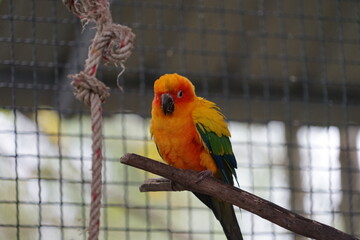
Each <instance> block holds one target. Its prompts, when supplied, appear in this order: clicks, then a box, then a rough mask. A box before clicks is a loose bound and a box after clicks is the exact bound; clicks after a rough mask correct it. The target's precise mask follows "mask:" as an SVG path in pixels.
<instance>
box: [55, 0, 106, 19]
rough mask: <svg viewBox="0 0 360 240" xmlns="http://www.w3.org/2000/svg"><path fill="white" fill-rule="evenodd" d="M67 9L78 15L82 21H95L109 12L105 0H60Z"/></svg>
mask: <svg viewBox="0 0 360 240" xmlns="http://www.w3.org/2000/svg"><path fill="white" fill-rule="evenodd" d="M62 1H63V3H64V5H65V6H66V7H67V9H68V10H69V11H70V12H72V13H73V14H75V15H76V16H78V17H79V18H80V19H81V21H82V22H85V23H87V22H88V21H89V20H93V21H95V22H96V21H97V20H98V19H101V18H104V15H108V13H109V3H108V1H107V0H62Z"/></svg>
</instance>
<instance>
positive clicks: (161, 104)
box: [153, 73, 196, 116]
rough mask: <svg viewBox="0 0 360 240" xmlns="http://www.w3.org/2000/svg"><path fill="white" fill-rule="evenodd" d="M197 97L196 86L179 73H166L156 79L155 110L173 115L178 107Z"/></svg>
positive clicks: (182, 107)
mask: <svg viewBox="0 0 360 240" xmlns="http://www.w3.org/2000/svg"><path fill="white" fill-rule="evenodd" d="M194 98H196V94H195V87H194V85H193V84H192V83H191V82H190V80H189V79H187V78H186V77H183V76H180V75H179V74H177V73H172V74H165V75H163V76H161V77H160V78H159V79H157V80H156V81H155V84H154V100H153V110H154V109H161V111H162V113H163V114H164V115H169V116H171V115H173V114H174V113H175V112H177V111H180V110H178V109H184V107H186V106H188V105H190V103H192V102H193V101H194Z"/></svg>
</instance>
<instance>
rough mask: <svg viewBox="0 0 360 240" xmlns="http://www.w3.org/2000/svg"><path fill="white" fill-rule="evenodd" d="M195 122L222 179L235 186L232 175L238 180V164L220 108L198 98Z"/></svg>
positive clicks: (194, 115)
mask: <svg viewBox="0 0 360 240" xmlns="http://www.w3.org/2000/svg"><path fill="white" fill-rule="evenodd" d="M193 120H194V123H195V125H196V130H197V132H198V134H199V136H200V139H201V141H202V143H203V145H204V147H205V148H206V149H207V151H208V152H209V153H210V155H211V156H212V157H213V159H214V161H215V164H216V166H217V168H218V169H219V171H220V173H221V176H222V178H223V179H224V181H225V182H227V183H229V184H233V178H232V175H234V176H235V179H236V180H237V177H236V172H235V168H237V163H236V159H235V156H234V154H233V150H232V147H231V142H230V139H229V137H230V132H229V130H228V127H227V123H226V121H225V118H224V115H223V114H222V113H221V112H220V108H219V107H217V106H216V105H215V103H213V102H210V101H207V100H205V99H203V98H198V104H197V105H196V108H195V109H194V111H193Z"/></svg>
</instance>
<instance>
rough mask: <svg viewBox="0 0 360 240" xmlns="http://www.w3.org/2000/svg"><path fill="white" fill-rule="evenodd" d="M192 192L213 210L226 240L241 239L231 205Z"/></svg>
mask: <svg viewBox="0 0 360 240" xmlns="http://www.w3.org/2000/svg"><path fill="white" fill-rule="evenodd" d="M194 194H195V196H196V197H197V198H198V199H200V201H202V202H203V203H204V204H205V205H206V206H208V208H210V209H211V210H212V211H213V213H214V215H215V217H216V218H217V220H219V222H220V224H221V226H222V227H223V230H224V233H225V235H226V238H227V239H228V240H243V237H242V234H241V230H240V227H239V224H238V222H237V219H236V215H235V211H234V207H233V205H231V204H230V203H227V202H224V201H222V200H220V199H218V198H214V197H211V196H209V195H206V194H201V193H195V192H194Z"/></svg>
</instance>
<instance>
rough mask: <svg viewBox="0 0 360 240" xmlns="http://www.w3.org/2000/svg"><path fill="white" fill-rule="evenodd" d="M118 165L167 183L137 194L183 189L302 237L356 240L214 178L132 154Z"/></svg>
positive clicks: (147, 184)
mask: <svg viewBox="0 0 360 240" xmlns="http://www.w3.org/2000/svg"><path fill="white" fill-rule="evenodd" d="M120 162H121V163H123V164H126V165H130V166H133V167H136V168H140V169H143V170H145V171H149V172H152V173H154V174H157V175H160V176H162V177H165V178H167V179H170V180H171V181H169V180H165V179H160V180H159V179H156V180H146V181H145V184H144V185H142V186H141V188H140V190H141V191H180V190H184V189H186V190H189V191H192V192H199V193H203V194H208V195H211V196H214V197H217V198H220V199H222V200H224V201H226V202H229V203H231V204H233V205H236V206H238V207H240V208H242V209H245V210H247V211H249V212H252V213H254V214H256V215H258V216H260V217H262V218H265V219H267V220H269V221H271V222H273V223H275V224H277V225H279V226H281V227H283V228H286V229H288V230H290V231H292V232H294V233H297V234H300V235H303V236H305V237H309V238H313V239H319V240H328V239H337V240H360V239H358V238H355V237H353V236H351V235H349V234H346V233H344V232H341V231H339V230H337V229H335V228H333V227H330V226H328V225H325V224H322V223H320V222H317V221H314V220H311V219H308V218H305V217H302V216H300V215H299V214H296V213H294V212H291V211H288V210H286V209H285V208H282V207H280V206H278V205H276V204H273V203H272V202H269V201H267V200H265V199H262V198H260V197H257V196H255V195H253V194H251V193H249V192H246V191H244V190H241V189H238V188H236V187H234V186H231V185H229V184H226V183H224V182H221V181H220V180H218V179H216V178H214V177H205V178H203V179H202V180H201V181H199V175H198V172H195V171H192V170H183V169H178V168H174V167H171V166H169V165H166V164H163V163H160V162H158V161H154V160H152V159H149V158H146V157H142V156H139V155H136V154H125V155H124V156H123V157H122V158H121V159H120Z"/></svg>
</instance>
